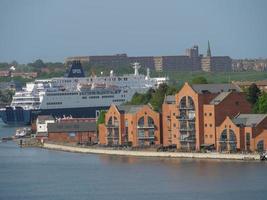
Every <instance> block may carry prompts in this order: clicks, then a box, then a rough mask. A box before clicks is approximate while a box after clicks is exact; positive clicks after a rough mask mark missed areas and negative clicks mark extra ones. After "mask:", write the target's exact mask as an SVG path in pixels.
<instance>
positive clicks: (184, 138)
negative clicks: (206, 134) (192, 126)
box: [180, 135, 196, 142]
mask: <svg viewBox="0 0 267 200" xmlns="http://www.w3.org/2000/svg"><path fill="white" fill-rule="evenodd" d="M195 141H196V137H195V136H194V135H190V136H181V137H180V142H195Z"/></svg>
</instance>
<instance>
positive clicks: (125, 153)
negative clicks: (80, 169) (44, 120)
mask: <svg viewBox="0 0 267 200" xmlns="http://www.w3.org/2000/svg"><path fill="white" fill-rule="evenodd" d="M43 148H46V149H52V150H61V151H69V152H77V153H93V154H107V155H120V156H139V157H166V158H198V159H228V160H260V156H259V155H258V154H222V153H181V152H152V151H129V150H112V149H94V148H83V147H73V146H65V145H59V144H50V143H44V144H43Z"/></svg>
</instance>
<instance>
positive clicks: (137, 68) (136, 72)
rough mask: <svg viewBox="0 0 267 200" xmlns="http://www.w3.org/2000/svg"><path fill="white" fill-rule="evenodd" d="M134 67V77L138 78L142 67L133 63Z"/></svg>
mask: <svg viewBox="0 0 267 200" xmlns="http://www.w3.org/2000/svg"><path fill="white" fill-rule="evenodd" d="M132 65H133V68H134V75H135V76H138V75H139V72H138V70H139V69H140V67H141V65H140V63H138V62H135V63H133V64H132Z"/></svg>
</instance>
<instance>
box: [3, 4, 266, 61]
mask: <svg viewBox="0 0 267 200" xmlns="http://www.w3.org/2000/svg"><path fill="white" fill-rule="evenodd" d="M208 40H210V43H211V50H212V54H213V55H229V56H231V57H233V58H245V57H248V58H253V57H267V0H0V62H1V61H12V60H17V61H19V62H21V63H25V62H30V61H33V60H35V59H37V58H41V59H43V60H44V61H63V60H64V58H65V57H67V56H74V55H102V54H116V53H127V54H128V55H130V56H136V55H140V56H141V55H180V54H184V51H185V49H186V48H188V47H191V46H192V45H194V44H197V45H199V47H200V51H201V53H206V48H207V41H208Z"/></svg>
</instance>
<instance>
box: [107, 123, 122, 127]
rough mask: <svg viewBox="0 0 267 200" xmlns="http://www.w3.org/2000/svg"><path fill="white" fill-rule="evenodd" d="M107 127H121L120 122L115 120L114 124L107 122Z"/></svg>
mask: <svg viewBox="0 0 267 200" xmlns="http://www.w3.org/2000/svg"><path fill="white" fill-rule="evenodd" d="M106 127H107V128H119V123H118V122H115V123H114V124H106Z"/></svg>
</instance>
